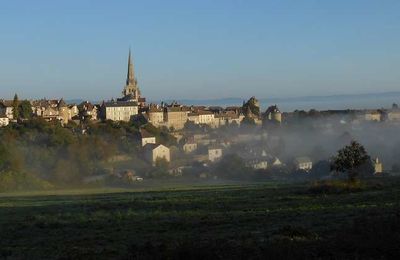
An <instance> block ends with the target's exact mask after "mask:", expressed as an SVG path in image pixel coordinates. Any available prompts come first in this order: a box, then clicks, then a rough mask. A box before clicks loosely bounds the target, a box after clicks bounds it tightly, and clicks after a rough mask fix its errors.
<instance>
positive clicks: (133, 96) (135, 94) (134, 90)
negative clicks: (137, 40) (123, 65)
mask: <svg viewBox="0 0 400 260" xmlns="http://www.w3.org/2000/svg"><path fill="white" fill-rule="evenodd" d="M122 95H123V96H124V99H125V100H136V101H137V100H139V98H140V90H139V87H138V85H137V80H136V78H135V70H134V67H133V62H132V57H131V49H129V56H128V73H127V76H126V85H125V87H124V90H123V91H122Z"/></svg>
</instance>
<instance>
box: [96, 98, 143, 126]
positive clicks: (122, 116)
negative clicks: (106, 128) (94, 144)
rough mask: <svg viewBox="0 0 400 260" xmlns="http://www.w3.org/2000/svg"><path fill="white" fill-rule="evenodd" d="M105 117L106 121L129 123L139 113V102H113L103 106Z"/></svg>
mask: <svg viewBox="0 0 400 260" xmlns="http://www.w3.org/2000/svg"><path fill="white" fill-rule="evenodd" d="M102 109H103V114H104V115H103V116H104V118H105V119H106V120H112V121H126V122H129V121H130V120H131V118H132V116H134V115H137V114H138V113H139V107H138V104H137V102H134V101H111V102H106V103H104V104H103V106H102Z"/></svg>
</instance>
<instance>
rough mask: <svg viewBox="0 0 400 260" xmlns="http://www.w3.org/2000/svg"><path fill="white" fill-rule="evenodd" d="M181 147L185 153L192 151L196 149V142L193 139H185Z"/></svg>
mask: <svg viewBox="0 0 400 260" xmlns="http://www.w3.org/2000/svg"><path fill="white" fill-rule="evenodd" d="M182 149H183V151H184V152H185V153H192V152H194V151H196V150H197V143H195V142H194V141H187V142H186V143H184V144H183V146H182Z"/></svg>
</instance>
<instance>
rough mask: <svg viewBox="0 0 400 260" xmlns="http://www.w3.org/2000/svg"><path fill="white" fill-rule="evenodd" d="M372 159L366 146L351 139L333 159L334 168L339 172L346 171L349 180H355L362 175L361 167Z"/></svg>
mask: <svg viewBox="0 0 400 260" xmlns="http://www.w3.org/2000/svg"><path fill="white" fill-rule="evenodd" d="M368 161H370V157H369V155H368V154H367V152H366V150H365V148H364V146H362V145H361V144H359V143H358V142H356V141H351V143H350V145H347V146H345V147H344V148H342V149H340V150H339V151H338V152H337V155H336V156H335V157H333V159H332V169H333V170H335V171H337V172H346V173H347V174H348V177H349V180H350V181H354V180H355V179H356V178H357V177H358V176H359V175H360V167H361V166H362V165H364V164H365V163H367V162H368Z"/></svg>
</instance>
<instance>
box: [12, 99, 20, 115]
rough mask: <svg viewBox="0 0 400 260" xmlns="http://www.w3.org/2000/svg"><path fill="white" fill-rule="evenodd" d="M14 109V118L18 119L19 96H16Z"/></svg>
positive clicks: (13, 104)
mask: <svg viewBox="0 0 400 260" xmlns="http://www.w3.org/2000/svg"><path fill="white" fill-rule="evenodd" d="M12 107H13V118H14V119H18V118H19V100H18V95H17V94H15V95H14V100H13V103H12Z"/></svg>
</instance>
